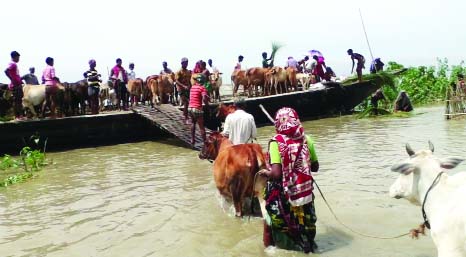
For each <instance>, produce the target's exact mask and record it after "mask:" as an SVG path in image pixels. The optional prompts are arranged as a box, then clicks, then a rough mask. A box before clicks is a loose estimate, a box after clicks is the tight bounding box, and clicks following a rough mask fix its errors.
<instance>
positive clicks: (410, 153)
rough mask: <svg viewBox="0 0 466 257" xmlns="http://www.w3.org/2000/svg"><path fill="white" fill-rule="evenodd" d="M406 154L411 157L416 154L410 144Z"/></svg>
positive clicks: (407, 145) (407, 146)
mask: <svg viewBox="0 0 466 257" xmlns="http://www.w3.org/2000/svg"><path fill="white" fill-rule="evenodd" d="M406 152H407V153H408V155H409V156H413V155H414V154H415V152H414V150H413V148H411V146H410V145H409V144H408V143H406Z"/></svg>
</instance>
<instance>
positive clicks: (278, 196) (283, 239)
mask: <svg viewBox="0 0 466 257" xmlns="http://www.w3.org/2000/svg"><path fill="white" fill-rule="evenodd" d="M275 129H276V131H277V134H276V135H275V136H274V137H272V139H271V140H270V143H269V151H268V158H267V159H268V160H267V161H268V164H270V166H271V167H270V168H269V169H266V170H262V171H260V172H259V174H263V175H266V176H267V177H268V181H267V185H266V188H265V192H264V193H265V197H264V199H265V200H266V207H265V208H266V210H267V213H266V214H265V217H264V237H263V241H264V245H265V247H268V246H270V245H275V246H276V247H278V248H282V249H287V250H296V251H303V252H305V253H308V252H315V251H316V249H317V244H316V243H315V242H314V238H315V236H316V221H317V217H316V213H315V208H314V195H313V192H312V190H313V186H312V182H313V178H312V175H311V171H312V172H317V171H318V170H319V161H318V160H317V155H316V151H315V149H314V142H313V141H312V139H311V137H310V136H308V135H305V134H304V128H303V126H302V125H301V121H300V120H299V117H298V114H297V113H296V111H295V110H294V109H292V108H288V107H284V108H281V109H279V110H278V111H277V113H276V115H275Z"/></svg>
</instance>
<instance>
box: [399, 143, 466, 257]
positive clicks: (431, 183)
mask: <svg viewBox="0 0 466 257" xmlns="http://www.w3.org/2000/svg"><path fill="white" fill-rule="evenodd" d="M429 146H430V150H422V151H418V152H414V151H413V150H412V149H411V147H410V146H409V145H406V151H407V152H408V154H409V156H410V158H409V159H408V160H406V161H404V162H402V163H400V164H397V165H394V166H393V167H392V171H394V172H397V173H400V175H399V177H398V179H397V180H396V181H395V183H393V185H392V186H391V187H390V196H391V197H394V198H396V199H399V198H405V199H407V200H408V201H410V202H411V203H413V204H415V205H422V212H423V216H424V224H423V225H422V226H425V227H427V228H429V229H430V231H431V236H432V240H433V241H434V243H435V245H436V247H437V252H438V256H439V257H465V256H466V197H465V196H466V173H458V174H456V175H453V176H449V175H448V174H447V173H445V171H444V170H443V169H452V168H454V167H456V166H457V165H458V164H459V163H461V162H462V161H463V159H459V158H452V157H448V158H445V159H438V158H436V157H435V156H434V155H433V152H434V146H433V145H432V143H430V142H429Z"/></svg>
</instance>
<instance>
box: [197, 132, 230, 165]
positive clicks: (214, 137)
mask: <svg viewBox="0 0 466 257" xmlns="http://www.w3.org/2000/svg"><path fill="white" fill-rule="evenodd" d="M223 140H224V137H223V135H222V134H220V132H212V133H211V134H210V135H209V136H208V137H207V139H206V141H205V142H204V145H203V146H202V149H201V152H200V153H199V159H202V160H204V159H207V160H211V161H213V160H215V159H216V158H217V155H218V151H219V149H220V144H221V143H222V142H223Z"/></svg>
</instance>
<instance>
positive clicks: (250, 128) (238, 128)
mask: <svg viewBox="0 0 466 257" xmlns="http://www.w3.org/2000/svg"><path fill="white" fill-rule="evenodd" d="M244 105H245V103H244V100H239V101H236V102H235V107H236V108H237V109H236V111H235V112H233V113H231V114H229V115H228V116H227V118H226V119H225V124H224V127H223V132H222V134H223V135H224V136H228V139H230V141H231V142H232V143H233V144H234V145H238V144H245V143H249V142H252V140H253V139H256V136H257V130H256V123H255V122H254V117H253V116H252V115H251V114H249V113H247V112H245V111H244V110H243V109H244Z"/></svg>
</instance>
